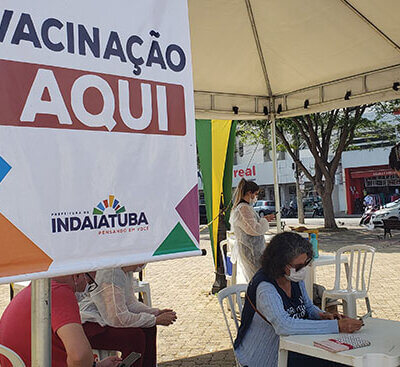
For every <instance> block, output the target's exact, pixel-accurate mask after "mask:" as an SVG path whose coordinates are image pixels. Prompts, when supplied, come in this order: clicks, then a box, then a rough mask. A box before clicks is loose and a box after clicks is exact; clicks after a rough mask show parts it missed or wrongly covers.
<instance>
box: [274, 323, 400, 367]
mask: <svg viewBox="0 0 400 367" xmlns="http://www.w3.org/2000/svg"><path fill="white" fill-rule="evenodd" d="M364 322H365V326H363V327H362V328H361V330H360V331H358V332H356V333H354V335H358V336H360V337H361V338H363V339H367V340H369V341H370V342H371V345H370V346H369V347H364V348H358V349H353V350H349V351H346V352H340V353H331V352H328V351H326V350H323V349H321V348H317V347H314V345H313V342H314V341H321V340H327V339H329V338H335V337H337V336H338V335H340V334H326V335H293V336H281V338H280V344H279V362H278V367H286V366H287V357H288V351H292V352H297V353H300V354H306V355H309V356H313V357H317V358H322V359H326V360H329V361H334V362H339V363H343V364H345V365H348V366H355V367H397V366H400V322H398V321H391V320H382V319H372V318H368V319H366V320H365V321H364ZM341 335H344V334H341Z"/></svg>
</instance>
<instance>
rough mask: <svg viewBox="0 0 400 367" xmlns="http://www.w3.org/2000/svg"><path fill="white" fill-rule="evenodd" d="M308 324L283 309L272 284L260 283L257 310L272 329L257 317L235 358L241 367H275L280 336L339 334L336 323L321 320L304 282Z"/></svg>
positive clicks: (303, 289)
mask: <svg viewBox="0 0 400 367" xmlns="http://www.w3.org/2000/svg"><path fill="white" fill-rule="evenodd" d="M299 285H300V289H301V293H302V295H303V299H304V304H305V307H306V311H307V314H308V316H309V318H310V319H309V320H304V319H295V318H292V317H290V316H289V314H288V313H287V312H286V311H285V309H284V307H283V302H282V298H281V296H280V295H279V293H278V291H277V290H276V288H275V287H274V285H273V284H271V283H268V282H261V283H260V284H259V286H258V287H257V296H256V297H257V300H256V305H257V309H258V310H259V311H260V312H261V313H262V314H263V315H264V316H265V317H266V318H267V320H268V321H269V322H271V324H272V325H270V324H268V323H267V322H266V321H265V320H263V319H262V318H261V317H260V315H258V314H257V313H255V314H254V317H253V321H252V322H251V325H250V327H249V329H248V330H247V333H246V335H245V336H244V338H243V340H242V342H241V344H240V345H239V347H238V348H237V349H236V350H235V353H236V357H237V359H238V360H239V362H240V364H241V365H242V366H249V367H276V366H277V365H278V349H279V336H280V335H296V334H333V333H338V332H339V328H338V322H337V321H336V320H320V316H319V313H320V312H322V311H321V310H320V309H319V308H318V307H316V306H314V305H313V303H312V302H311V300H310V298H309V297H308V294H307V292H306V289H305V286H304V282H300V283H299Z"/></svg>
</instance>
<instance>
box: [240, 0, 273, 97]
mask: <svg viewBox="0 0 400 367" xmlns="http://www.w3.org/2000/svg"><path fill="white" fill-rule="evenodd" d="M246 7H247V14H248V16H249V20H250V24H251V28H252V30H253V36H254V41H255V43H256V47H257V52H258V57H259V58H260V64H261V68H262V71H263V74H264V80H265V85H266V87H267V92H268V96H269V97H272V88H271V82H270V80H269V77H268V71H267V66H266V64H265V58H264V53H263V51H262V47H261V42H260V37H259V36H258V30H257V26H256V21H255V20H254V13H253V8H252V7H251V3H250V0H246Z"/></svg>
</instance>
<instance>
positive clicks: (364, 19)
mask: <svg viewBox="0 0 400 367" xmlns="http://www.w3.org/2000/svg"><path fill="white" fill-rule="evenodd" d="M340 1H341V2H342V3H343V4H345V5H346V6H347V7H348V8H349V9H350V10H351V11H352V12H353V13H354V14H356V15H357V16H358V17H360V18H361V19H362V21H364V22H365V23H367V24H368V25H369V26H370V27H371V28H372V29H373V30H374V31H375V32H376V33H378V34H379V35H380V36H381V37H382V38H383V39H384V40H385V41H386V42H388V43H389V44H390V45H391V46H393V47H394V48H395V49H396V50H397V51H398V52H400V46H399V45H398V44H397V43H396V42H394V41H393V40H392V39H391V38H390V37H389V36H388V35H387V34H386V33H384V32H382V31H381V30H380V29H379V28H378V27H377V26H376V25H375V24H374V23H372V22H371V21H370V20H369V19H368V18H367V17H366V16H365V15H364V14H362V13H361V12H360V11H359V10H357V9H356V8H355V7H354V6H353V5H351V4H350V3H349V2H348V1H347V0H340Z"/></svg>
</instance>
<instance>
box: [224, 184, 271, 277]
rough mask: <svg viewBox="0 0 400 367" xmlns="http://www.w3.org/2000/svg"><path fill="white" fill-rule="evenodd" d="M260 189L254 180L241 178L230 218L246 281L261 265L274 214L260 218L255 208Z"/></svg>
mask: <svg viewBox="0 0 400 367" xmlns="http://www.w3.org/2000/svg"><path fill="white" fill-rule="evenodd" d="M259 189H260V188H259V186H258V185H257V184H256V183H255V182H253V181H247V180H245V179H244V178H242V179H241V180H240V182H239V185H238V187H237V188H236V191H235V194H234V202H233V207H232V212H231V217H230V220H229V221H230V223H231V226H232V230H233V232H234V233H235V237H236V246H237V256H238V262H239V263H241V264H242V267H243V275H244V277H245V280H246V282H249V281H250V279H251V278H252V277H253V276H254V274H255V273H256V271H257V270H258V269H259V268H260V267H261V255H262V253H263V252H264V250H265V239H264V234H265V233H266V232H267V231H268V229H269V223H268V220H271V219H272V218H273V214H270V215H267V216H266V217H264V218H260V217H259V215H258V214H257V213H256V211H255V210H254V208H253V204H254V203H255V202H256V201H257V195H258V192H259ZM267 219H268V220H267Z"/></svg>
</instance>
